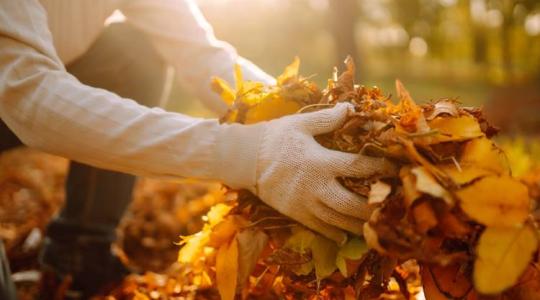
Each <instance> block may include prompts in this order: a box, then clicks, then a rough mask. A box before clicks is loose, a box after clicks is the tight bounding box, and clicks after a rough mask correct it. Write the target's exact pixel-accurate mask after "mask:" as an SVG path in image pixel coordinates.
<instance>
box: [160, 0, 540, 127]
mask: <svg viewBox="0 0 540 300" xmlns="http://www.w3.org/2000/svg"><path fill="white" fill-rule="evenodd" d="M197 3H198V4H199V5H200V7H201V9H202V10H203V13H204V14H205V16H206V17H207V18H208V20H209V22H210V23H211V24H212V25H213V26H214V29H215V32H216V35H217V36H218V37H219V38H220V39H223V40H225V41H228V42H229V43H231V44H232V45H234V46H235V47H236V48H237V49H238V52H239V53H240V54H242V55H243V56H245V57H247V58H249V59H251V60H252V61H254V62H255V63H257V64H258V65H260V66H261V67H262V68H263V69H265V70H266V71H267V72H269V73H270V74H273V75H277V74H279V73H280V72H281V70H282V69H283V67H284V66H286V65H287V64H288V63H289V62H290V61H292V59H293V57H294V56H296V55H298V56H299V57H300V58H301V60H302V67H301V72H302V74H304V75H306V76H308V75H316V76H315V77H314V80H315V81H317V82H318V83H319V84H321V85H324V84H325V82H326V79H327V77H328V76H330V74H331V71H332V68H333V67H334V66H336V65H337V66H338V68H342V67H343V65H342V64H341V62H342V61H343V59H344V58H345V57H346V55H347V54H351V55H352V56H353V57H354V58H355V61H356V62H357V67H358V72H357V73H358V74H357V76H358V78H357V79H358V82H359V83H361V84H366V85H379V86H381V87H382V88H383V89H384V90H385V91H387V92H388V93H392V92H393V82H394V80H395V79H396V78H400V79H401V80H402V81H404V83H405V84H406V86H407V87H408V88H409V89H410V90H411V92H412V94H413V95H414V96H415V98H416V99H417V101H420V102H424V101H429V100H431V99H438V98H445V97H451V98H459V100H460V101H462V102H463V103H465V104H468V105H486V106H487V107H488V110H489V111H490V112H491V114H492V116H493V118H494V119H495V122H496V123H497V124H499V125H502V126H503V127H505V128H506V127H508V128H521V127H525V128H526V130H535V131H539V130H540V116H536V115H540V114H538V113H537V112H539V111H540V1H538V0H198V1H197ZM172 96H173V97H183V98H186V99H187V98H189V96H188V95H186V94H185V93H184V91H183V89H182V88H181V87H175V88H174V89H173V95H172ZM174 103H176V104H177V102H176V101H175V102H174ZM194 103H196V101H190V100H189V99H187V100H186V101H184V102H183V103H182V104H180V105H178V104H177V105H176V106H171V107H169V108H170V109H173V110H179V111H184V112H188V113H192V114H196V115H208V113H207V112H205V111H204V110H203V109H202V108H201V107H200V106H199V105H197V104H194ZM510 110H512V113H513V114H514V115H512V113H510ZM501 123H502V124H501ZM506 123H509V124H506ZM514 123H525V125H523V124H517V126H516V124H514ZM508 125H509V126H508Z"/></svg>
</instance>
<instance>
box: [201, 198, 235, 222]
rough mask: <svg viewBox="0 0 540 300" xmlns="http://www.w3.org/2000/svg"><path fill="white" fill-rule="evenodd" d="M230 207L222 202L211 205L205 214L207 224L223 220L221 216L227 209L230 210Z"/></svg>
mask: <svg viewBox="0 0 540 300" xmlns="http://www.w3.org/2000/svg"><path fill="white" fill-rule="evenodd" d="M231 209H232V207H231V206H229V205H227V204H223V203H218V204H216V205H214V206H212V207H211V208H210V210H209V211H208V213H207V214H206V218H207V219H208V224H209V225H210V226H215V225H217V224H218V223H219V222H221V221H223V218H224V217H225V216H226V215H227V214H228V213H229V211H231Z"/></svg>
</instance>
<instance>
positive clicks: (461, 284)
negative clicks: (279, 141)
mask: <svg viewBox="0 0 540 300" xmlns="http://www.w3.org/2000/svg"><path fill="white" fill-rule="evenodd" d="M345 62H346V66H347V69H346V71H345V72H344V73H342V74H341V75H339V76H338V73H337V71H335V72H334V74H333V77H332V78H331V79H330V80H329V81H328V86H327V87H326V89H324V90H319V88H318V87H317V86H316V85H315V84H314V83H313V82H311V81H309V80H308V79H306V78H303V77H301V76H299V74H298V69H299V60H298V59H295V61H294V62H293V63H292V64H291V65H290V66H288V67H287V68H286V69H285V71H284V73H283V74H282V75H281V76H279V77H278V80H277V85H276V86H264V85H263V84H261V83H256V82H245V81H243V80H242V75H241V72H240V70H239V68H237V69H236V87H235V88H234V89H233V88H231V87H229V86H228V85H227V84H226V83H225V82H224V81H222V80H220V79H215V80H214V83H213V88H214V90H215V91H216V92H218V93H220V94H221V96H222V98H223V99H224V100H225V101H226V102H227V104H228V105H229V107H230V109H229V112H228V114H227V115H226V116H225V117H224V118H223V120H222V121H223V122H239V123H244V124H250V123H255V122H260V121H264V120H270V119H274V118H278V117H281V116H284V115H288V114H294V113H302V112H307V111H313V110H317V109H321V108H327V107H331V106H333V105H335V104H336V103H338V102H350V103H352V104H353V106H354V110H355V111H354V113H351V114H350V116H349V119H348V121H347V122H346V123H345V124H344V125H343V127H342V128H341V129H339V130H336V131H334V132H332V133H330V134H325V135H322V136H318V137H316V139H317V140H318V141H319V143H321V144H322V145H323V146H325V147H327V148H331V149H335V150H339V151H346V152H351V153H363V154H367V155H372V156H383V157H386V158H388V159H391V160H392V161H394V162H395V163H396V164H397V165H398V166H399V167H400V172H399V175H396V176H395V177H391V178H382V177H375V178H368V179H359V178H340V180H341V182H342V184H343V185H344V186H345V187H347V188H348V189H350V190H351V191H353V192H355V193H357V194H359V195H362V196H364V197H366V198H367V199H368V200H367V201H368V203H369V204H370V206H371V208H372V213H371V218H370V220H369V221H368V222H366V223H365V224H364V228H363V231H364V237H363V238H361V237H350V239H349V240H348V242H347V243H346V244H344V245H337V244H336V243H335V242H333V241H331V240H328V239H326V238H325V237H323V236H321V235H319V234H317V233H315V232H312V231H310V230H309V229H307V228H305V227H303V226H302V225H301V224H298V223H296V222H295V221H293V220H291V219H289V218H287V217H285V216H283V215H280V214H279V213H278V212H276V211H275V210H274V209H272V208H270V207H268V206H266V205H265V204H264V203H262V202H261V201H260V200H259V199H258V198H257V197H256V196H255V195H253V194H251V193H249V192H247V191H232V190H230V191H227V197H229V199H230V201H227V202H225V203H222V204H217V205H216V206H214V207H213V208H212V209H211V210H210V212H209V213H208V215H207V216H206V219H205V220H206V225H205V227H204V229H203V230H202V231H201V232H199V233H197V234H195V235H192V236H187V237H183V238H182V242H181V244H182V245H183V247H182V248H181V250H180V253H179V261H181V262H183V263H187V264H189V267H188V268H186V270H185V271H184V272H185V273H184V274H183V275H184V276H185V278H189V280H190V281H191V282H192V283H193V284H194V285H195V286H197V289H196V291H193V290H191V292H194V293H195V294H197V293H201V292H202V291H205V290H206V291H208V290H212V289H214V288H217V290H218V292H219V295H220V296H221V298H222V299H233V298H234V297H235V295H238V294H239V295H241V296H242V298H250V297H255V298H257V299H259V298H261V299H274V298H281V299H308V298H317V297H320V298H323V299H413V298H414V295H415V294H417V293H418V292H419V291H420V287H421V286H423V287H424V291H425V295H426V298H427V299H430V300H431V299H482V298H484V297H486V296H485V295H490V297H491V298H490V299H497V298H499V299H503V298H505V297H507V299H539V293H540V290H537V289H538V288H539V286H538V284H531V282H536V283H537V282H538V281H540V271H539V269H540V254H539V251H538V246H539V245H538V244H539V243H538V239H539V230H538V225H539V224H538V220H534V218H533V217H532V216H530V212H531V209H532V208H533V204H532V203H531V200H530V197H529V194H528V190H527V187H526V186H525V185H524V184H522V183H521V182H520V181H518V180H517V179H515V178H513V177H512V176H511V172H510V169H509V166H508V164H507V161H506V157H505V155H504V153H503V152H502V151H501V150H500V149H499V148H498V147H497V146H496V145H495V144H494V143H493V142H492V141H491V140H490V138H491V136H492V135H493V134H495V133H496V130H495V129H494V128H493V127H491V126H490V125H489V124H488V123H487V122H486V120H485V119H484V118H483V116H482V112H481V111H480V110H479V109H475V108H465V107H460V106H459V104H458V103H457V102H456V101H453V100H449V99H445V100H439V101H436V102H432V103H429V104H426V105H417V104H416V103H415V102H414V101H413V99H412V98H411V96H410V95H409V93H408V92H407V90H405V88H404V87H403V85H402V84H401V83H400V82H399V81H397V82H396V89H397V95H398V98H399V102H398V103H397V104H394V103H393V102H392V101H391V99H390V97H389V96H385V95H384V94H383V93H382V91H381V90H379V89H378V88H376V87H375V88H366V87H363V86H358V85H356V84H355V83H354V64H353V62H352V60H351V59H350V58H348V59H347V60H346V61H345ZM205 294H207V295H208V293H205ZM516 295H517V296H516ZM508 297H509V298H508Z"/></svg>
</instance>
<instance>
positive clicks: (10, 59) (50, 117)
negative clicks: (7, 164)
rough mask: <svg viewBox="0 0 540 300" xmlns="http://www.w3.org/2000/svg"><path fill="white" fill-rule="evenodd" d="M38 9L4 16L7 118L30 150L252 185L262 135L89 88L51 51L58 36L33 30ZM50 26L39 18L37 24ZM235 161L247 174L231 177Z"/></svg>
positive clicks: (2, 114)
mask: <svg viewBox="0 0 540 300" xmlns="http://www.w3.org/2000/svg"><path fill="white" fill-rule="evenodd" d="M17 2H18V1H16V2H10V4H7V3H9V1H8V0H0V6H10V5H15V6H17V5H21V6H24V5H25V4H22V3H21V2H19V3H17ZM0 8H5V7H0ZM8 8H9V9H11V11H13V7H8ZM16 8H19V7H16ZM32 8H35V7H32V6H30V7H23V9H20V10H19V11H20V13H21V14H22V15H19V16H16V17H14V18H11V17H10V16H7V15H3V14H1V13H0V30H2V32H4V33H5V34H3V35H0V62H1V63H2V65H3V66H2V68H1V69H0V118H2V120H3V121H4V122H5V123H6V124H7V125H8V126H9V127H10V128H11V129H12V130H13V131H14V132H15V134H17V136H18V137H19V138H20V139H21V140H22V141H23V142H24V143H25V144H27V145H29V146H33V147H37V148H39V149H42V150H45V151H48V152H51V153H54V154H58V155H62V156H65V157H68V158H71V159H74V160H78V161H81V162H84V163H88V164H91V165H94V166H97V167H102V168H107V169H113V170H117V171H123V172H129V173H134V174H143V175H152V176H189V177H199V178H209V179H219V180H223V181H225V182H227V183H229V184H231V185H237V186H240V185H245V184H252V182H253V181H254V178H252V177H254V176H255V175H254V172H255V163H254V161H255V156H256V150H254V149H251V148H250V144H247V145H242V143H243V142H242V141H244V140H245V141H250V138H251V139H256V138H257V136H258V135H259V131H260V130H259V129H257V128H255V127H248V126H240V125H235V126H229V125H220V124H218V122H217V121H216V120H204V119H196V118H191V117H188V116H185V115H181V114H176V113H169V112H165V111H163V110H161V109H149V108H147V107H144V106H141V105H138V104H137V103H135V102H134V101H132V100H128V99H123V98H120V97H118V96H117V95H115V94H113V93H110V92H107V91H105V90H102V89H96V88H92V87H89V86H85V85H83V84H81V83H80V82H78V81H77V80H76V79H75V78H74V77H73V76H71V75H69V74H68V73H67V72H66V71H65V70H64V68H63V66H62V64H61V63H60V62H59V60H58V58H57V57H56V56H55V55H54V54H53V53H52V52H51V51H46V49H50V47H48V46H47V44H48V43H50V42H51V41H50V40H49V41H47V39H48V38H50V37H48V36H47V35H39V36H35V34H36V33H35V32H32V30H29V29H28V28H27V29H28V30H25V27H28V26H29V25H28V24H31V23H32V22H31V21H30V20H29V19H30V18H32V16H33V15H32V13H28V12H31V11H32ZM8 11H9V10H8ZM41 17H42V16H41ZM43 20H44V18H40V15H39V14H37V13H36V15H35V16H34V18H33V20H32V21H33V22H34V24H36V22H40V21H43ZM17 22H20V23H17ZM42 25H43V24H42ZM10 26H16V28H15V29H14V30H17V31H20V32H23V33H24V34H21V35H17V34H14V33H11V32H12V31H10V30H11V29H12V28H11V27H10ZM8 34H10V35H8ZM32 35H34V36H32ZM43 49H45V50H43ZM240 146H243V148H241V147H240ZM236 155H238V156H236ZM235 157H237V158H238V162H235V163H236V164H238V163H239V164H240V165H239V166H240V169H238V170H237V172H231V173H230V174H225V172H228V171H229V170H230V169H231V168H230V166H229V165H227V164H228V163H232V161H233V160H234V158H235ZM240 158H242V159H240Z"/></svg>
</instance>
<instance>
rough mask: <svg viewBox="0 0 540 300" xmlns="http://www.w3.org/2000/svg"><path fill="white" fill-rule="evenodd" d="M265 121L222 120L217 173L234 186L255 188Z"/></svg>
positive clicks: (217, 146)
mask: <svg viewBox="0 0 540 300" xmlns="http://www.w3.org/2000/svg"><path fill="white" fill-rule="evenodd" d="M265 127H266V123H265V122H263V123H258V124H253V125H241V124H222V125H220V128H219V130H218V133H217V138H216V153H215V156H214V157H215V159H216V160H215V163H214V172H213V173H214V174H215V175H216V179H218V180H220V181H222V182H223V183H225V184H226V185H228V186H230V187H232V188H245V189H249V190H252V191H253V190H254V189H255V185H256V182H257V161H258V154H259V148H260V147H259V145H260V143H261V139H262V136H263V134H264V129H265Z"/></svg>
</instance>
